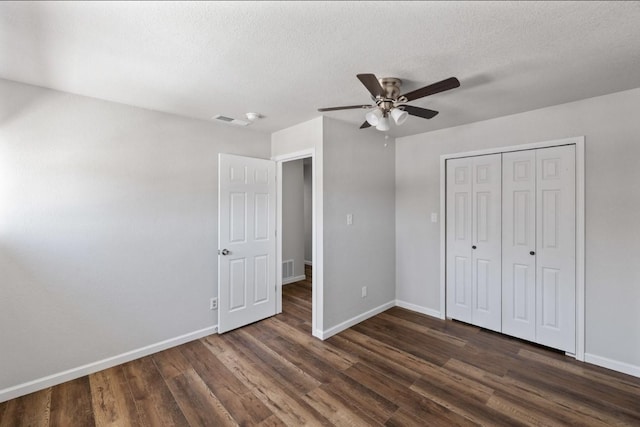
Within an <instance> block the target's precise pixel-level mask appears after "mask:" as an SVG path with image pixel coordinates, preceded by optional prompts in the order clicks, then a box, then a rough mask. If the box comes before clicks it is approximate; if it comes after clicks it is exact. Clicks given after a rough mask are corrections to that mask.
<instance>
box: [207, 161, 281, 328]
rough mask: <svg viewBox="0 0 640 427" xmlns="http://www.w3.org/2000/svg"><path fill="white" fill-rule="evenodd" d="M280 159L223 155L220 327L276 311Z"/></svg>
mask: <svg viewBox="0 0 640 427" xmlns="http://www.w3.org/2000/svg"><path fill="white" fill-rule="evenodd" d="M276 298H277V295H276V165H275V162H274V161H271V160H265V159H255V158H252V157H242V156H236V155H231V154H220V155H219V158H218V301H219V304H218V332H220V333H222V332H227V331H230V330H232V329H235V328H239V327H241V326H244V325H248V324H249V323H253V322H256V321H258V320H262V319H264V318H266V317H269V316H273V315H275V314H276Z"/></svg>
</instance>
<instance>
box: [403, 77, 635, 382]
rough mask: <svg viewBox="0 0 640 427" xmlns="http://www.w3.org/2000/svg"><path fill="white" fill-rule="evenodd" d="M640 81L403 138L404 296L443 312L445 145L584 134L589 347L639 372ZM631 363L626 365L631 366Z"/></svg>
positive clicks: (480, 145) (456, 147)
mask: <svg viewBox="0 0 640 427" xmlns="http://www.w3.org/2000/svg"><path fill="white" fill-rule="evenodd" d="M639 106H640V89H634V90H630V91H625V92H619V93H615V94H611V95H606V96H602V97H597V98H591V99H587V100H583V101H578V102H573V103H569V104H563V105H558V106H554V107H549V108H544V109H540V110H535V111H531V112H527V113H522V114H516V115H512V116H506V117H501V118H497V119H493V120H487V121H483V122H478V123H472V124H469V125H465V126H460V127H455V128H449V129H443V130H439V131H434V132H430V133H425V134H421V135H415V136H410V137H405V138H399V139H398V140H397V145H396V209H397V211H396V237H397V240H396V256H397V264H396V268H397V276H396V280H397V298H398V300H401V301H406V302H409V303H413V304H416V305H418V306H421V307H424V308H425V309H427V310H432V311H440V310H442V309H444V308H443V307H440V306H439V292H440V285H439V275H440V271H439V268H440V266H439V262H440V252H439V251H440V246H439V244H440V236H439V231H440V224H434V223H431V222H430V220H429V214H430V213H431V212H439V211H440V205H439V203H440V199H439V197H440V182H439V179H440V175H439V174H440V165H439V157H440V155H441V154H446V153H454V152H464V151H471V150H477V149H484V148H491V147H503V146H511V145H517V144H524V143H531V142H540V141H548V140H554V139H562V138H566V137H572V136H582V135H584V136H585V141H586V142H585V145H586V168H585V169H586V308H585V309H586V325H585V326H586V353H587V356H588V357H590V358H591V360H593V361H598V362H601V363H609V364H611V363H610V362H612V363H613V364H614V365H615V364H616V363H619V364H620V363H621V364H622V365H620V366H623V367H626V368H630V370H631V371H632V370H633V369H636V371H635V372H640V334H639V333H638V330H639V328H640V310H639V309H638V307H640V285H639V284H640V269H639V268H638V267H637V265H636V262H635V257H636V256H637V254H639V253H640V226H639V225H638V218H640V215H639V214H640V186H639V185H638V184H639V183H640V167H638V161H639V159H640V120H638V107H639ZM625 364H626V365H625Z"/></svg>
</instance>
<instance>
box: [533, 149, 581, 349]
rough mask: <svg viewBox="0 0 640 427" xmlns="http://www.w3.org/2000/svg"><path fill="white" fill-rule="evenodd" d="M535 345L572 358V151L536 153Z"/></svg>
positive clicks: (573, 240)
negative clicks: (566, 353)
mask: <svg viewBox="0 0 640 427" xmlns="http://www.w3.org/2000/svg"><path fill="white" fill-rule="evenodd" d="M536 172H537V173H536V175H537V177H536V187H537V188H536V199H537V200H536V231H537V233H536V234H537V238H536V248H537V249H536V311H537V313H536V322H537V325H536V342H538V343H540V344H543V345H547V346H549V347H554V348H558V349H561V350H564V351H566V352H569V353H575V343H576V337H575V320H576V319H575V316H576V315H575V307H576V303H575V298H576V289H575V288H576V277H575V265H576V248H575V246H576V191H575V188H576V184H575V146H574V145H565V146H560V147H551V148H544V149H539V150H536Z"/></svg>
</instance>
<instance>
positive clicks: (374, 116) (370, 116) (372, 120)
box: [364, 108, 382, 126]
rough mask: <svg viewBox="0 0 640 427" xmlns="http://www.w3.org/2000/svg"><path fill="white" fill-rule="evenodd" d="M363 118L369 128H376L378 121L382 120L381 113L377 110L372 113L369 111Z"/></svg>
mask: <svg viewBox="0 0 640 427" xmlns="http://www.w3.org/2000/svg"><path fill="white" fill-rule="evenodd" d="M364 118H365V119H366V120H367V123H369V124H370V125H371V126H378V123H380V119H381V118H382V111H380V109H379V108H376V109H375V110H373V111H369V112H368V113H367V114H366V115H365V116H364Z"/></svg>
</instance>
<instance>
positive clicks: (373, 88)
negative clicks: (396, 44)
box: [318, 74, 460, 131]
mask: <svg viewBox="0 0 640 427" xmlns="http://www.w3.org/2000/svg"><path fill="white" fill-rule="evenodd" d="M357 77H358V79H359V80H360V82H362V84H363V85H364V87H366V88H367V90H368V91H369V93H370V94H371V99H372V100H373V102H374V103H375V104H370V105H347V106H343V107H329V108H318V111H320V112H324V111H336V110H352V109H356V108H363V109H370V108H373V110H372V111H370V112H368V113H367V114H366V115H365V118H366V119H367V120H366V121H365V122H364V123H363V124H362V126H360V129H365V128H368V127H371V126H375V127H376V129H378V130H380V131H387V130H389V123H390V120H389V117H390V116H391V118H392V119H393V121H394V122H395V123H396V125H401V124H402V123H404V122H405V121H406V120H407V117H408V115H409V114H410V115H412V116H416V117H422V118H423V119H431V118H433V117H435V116H436V115H437V114H438V112H437V111H434V110H429V109H427V108H421V107H415V106H413V105H407V102H410V101H413V100H416V99H419V98H423V97H425V96H429V95H433V94H435V93H439V92H444V91H446V90H450V89H455V88H457V87H459V86H460V81H458V79H457V78H455V77H449V78H448V79H444V80H442V81H439V82H437V83H433V84H430V85H428V86H425V87H423V88H420V89H416V90H414V91H411V92H409V93H405V94H404V95H400V88H401V87H402V80H400V79H398V78H396V77H383V78H381V79H378V78H377V77H376V76H375V75H374V74H358V75H357Z"/></svg>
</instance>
